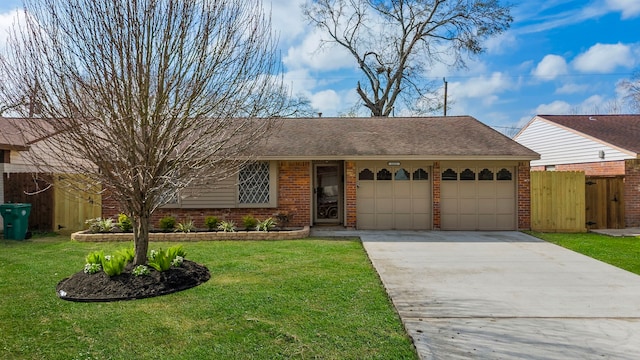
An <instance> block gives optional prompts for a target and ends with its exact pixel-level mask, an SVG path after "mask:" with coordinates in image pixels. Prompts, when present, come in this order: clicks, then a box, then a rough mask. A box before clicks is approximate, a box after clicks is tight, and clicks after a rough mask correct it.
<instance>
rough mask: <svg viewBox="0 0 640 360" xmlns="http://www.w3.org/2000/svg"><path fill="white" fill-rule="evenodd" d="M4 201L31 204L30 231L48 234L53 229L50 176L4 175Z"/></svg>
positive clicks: (28, 174) (29, 174)
mask: <svg viewBox="0 0 640 360" xmlns="http://www.w3.org/2000/svg"><path fill="white" fill-rule="evenodd" d="M3 181H4V201H5V202H8V203H9V202H12V203H27V204H31V213H30V215H29V220H28V221H29V223H28V229H29V230H30V231H42V232H47V231H51V230H52V229H53V189H52V188H51V187H50V186H49V184H50V183H51V176H50V175H48V174H31V173H8V174H3Z"/></svg>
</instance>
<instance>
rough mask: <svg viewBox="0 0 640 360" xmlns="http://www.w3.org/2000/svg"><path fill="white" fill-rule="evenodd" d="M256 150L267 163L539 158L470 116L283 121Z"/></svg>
mask: <svg viewBox="0 0 640 360" xmlns="http://www.w3.org/2000/svg"><path fill="white" fill-rule="evenodd" d="M255 150H256V155H257V156H258V157H268V158H278V157H282V158H286V157H298V158H314V157H316V158H318V157H336V158H338V157H340V158H356V157H358V158H365V157H380V156H389V157H402V156H407V157H422V158H432V159H437V158H439V157H456V158H460V159H463V158H477V157H495V158H513V159H516V158H517V159H537V158H539V155H538V154H537V153H535V152H534V151H532V150H530V149H528V148H526V147H524V146H522V145H520V144H518V143H517V142H515V141H513V140H511V139H509V138H508V137H506V136H504V135H502V134H500V133H499V132H497V131H495V130H493V129H491V128H489V127H488V126H486V125H484V124H483V123H481V122H479V121H478V120H476V119H474V118H472V117H470V116H451V117H412V118H370V117H369V118H296V119H283V120H282V121H281V124H280V125H279V129H277V130H276V131H275V132H274V133H273V134H272V135H270V136H269V138H268V139H267V141H266V142H265V143H264V144H262V145H260V146H258V147H257V148H256V149H255Z"/></svg>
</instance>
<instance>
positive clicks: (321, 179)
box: [313, 164, 342, 224]
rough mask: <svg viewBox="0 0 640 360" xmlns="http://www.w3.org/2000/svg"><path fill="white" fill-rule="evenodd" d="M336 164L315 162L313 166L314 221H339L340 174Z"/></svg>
mask: <svg viewBox="0 0 640 360" xmlns="http://www.w3.org/2000/svg"><path fill="white" fill-rule="evenodd" d="M340 170H341V168H340V166H339V165H338V164H316V165H315V167H314V172H315V184H314V189H313V192H314V200H315V204H314V210H315V211H314V222H316V223H336V224H338V223H341V218H342V217H341V214H342V195H341V194H342V174H341V171H340Z"/></svg>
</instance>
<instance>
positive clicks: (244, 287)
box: [0, 237, 417, 359]
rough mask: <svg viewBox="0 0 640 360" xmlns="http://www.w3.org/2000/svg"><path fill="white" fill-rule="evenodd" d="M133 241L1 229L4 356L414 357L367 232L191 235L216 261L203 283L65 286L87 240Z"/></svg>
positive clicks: (107, 246) (0, 348)
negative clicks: (118, 296)
mask: <svg viewBox="0 0 640 360" xmlns="http://www.w3.org/2000/svg"><path fill="white" fill-rule="evenodd" d="M127 245H129V244H126V243H101V244H98V243H78V242H72V241H69V240H68V238H62V237H54V238H51V237H48V238H37V239H32V240H28V241H10V240H0V358H2V359H292V358H293V359H416V358H417V356H416V354H415V350H414V349H413V346H412V344H411V340H410V339H409V338H408V337H407V335H406V333H405V332H404V329H403V327H402V325H401V322H400V320H399V318H398V316H397V314H396V313H395V311H394V309H393V306H392V305H391V303H390V301H389V299H388V297H387V295H386V293H385V291H384V289H383V287H382V285H381V283H380V280H379V278H378V277H377V274H376V273H375V270H374V269H373V268H372V266H371V264H370V262H369V260H368V259H367V257H366V254H365V252H364V250H363V248H362V244H361V243H359V242H358V241H335V240H319V239H314V240H300V241H268V242H266V241H263V242H252V241H245V242H200V243H186V244H184V248H185V250H186V252H187V258H188V259H190V260H193V261H196V262H199V263H202V264H205V265H206V266H207V267H208V268H209V270H210V271H211V279H210V280H209V281H208V282H207V283H205V284H202V285H200V286H198V287H195V288H193V289H190V290H186V291H183V292H179V293H175V294H171V295H166V296H161V297H156V298H149V299H142V300H133V301H121V302H111V303H74V302H68V301H63V300H60V299H59V298H58V297H57V296H56V294H55V287H56V284H57V283H58V282H59V281H60V280H62V279H63V278H64V277H66V276H70V275H71V274H73V273H75V272H78V271H81V270H82V268H83V266H84V257H85V256H86V255H87V254H88V253H89V252H90V251H94V250H99V249H104V250H105V251H106V252H107V253H108V252H109V251H113V250H115V249H120V248H123V247H126V246H127ZM170 245H172V244H166V243H151V244H150V247H151V248H159V247H164V248H166V247H167V246H170Z"/></svg>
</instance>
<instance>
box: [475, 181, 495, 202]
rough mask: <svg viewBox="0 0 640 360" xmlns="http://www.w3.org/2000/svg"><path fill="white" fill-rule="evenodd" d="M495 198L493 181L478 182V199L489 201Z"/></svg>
mask: <svg viewBox="0 0 640 360" xmlns="http://www.w3.org/2000/svg"><path fill="white" fill-rule="evenodd" d="M495 197H496V185H495V182H493V181H479V182H478V198H480V199H487V198H489V199H491V198H495Z"/></svg>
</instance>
